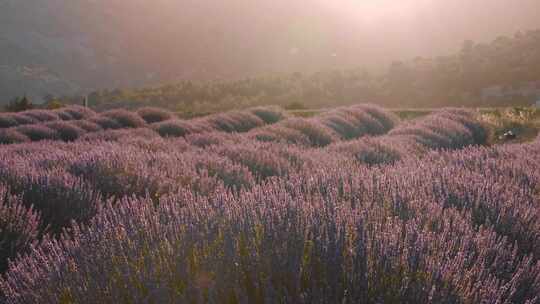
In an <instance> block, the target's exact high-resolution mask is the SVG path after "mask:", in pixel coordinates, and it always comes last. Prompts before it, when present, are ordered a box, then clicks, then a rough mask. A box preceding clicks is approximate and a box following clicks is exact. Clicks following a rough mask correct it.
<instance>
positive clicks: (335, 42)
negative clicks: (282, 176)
mask: <svg viewBox="0 0 540 304" xmlns="http://www.w3.org/2000/svg"><path fill="white" fill-rule="evenodd" d="M538 12H540V1H538V0H516V1H508V0H452V1H446V0H445V1H433V0H432V1H430V0H399V1H394V0H341V1H336V0H293V1H290V0H287V1H286V0H271V1H270V0H257V1H253V0H229V1H215V0H185V1H179V0H176V1H174V0H157V1H147V0H144V1H143V0H129V1H126V0H107V1H105V0H87V1H81V0H79V1H74V0H69V1H68V0H25V1H21V0H3V1H1V2H0V20H1V21H0V22H1V24H0V25H1V27H0V51H2V54H3V55H4V58H3V59H0V65H3V66H4V67H6V66H7V67H13V65H19V66H32V67H43V69H44V70H46V71H47V72H48V73H49V74H47V77H49V78H47V79H53V80H55V81H58V83H56V82H49V83H48V85H47V87H46V88H48V89H49V90H52V91H54V93H61V92H62V91H75V90H88V89H93V88H101V87H123V86H140V85H147V84H156V83H163V82H171V81H175V80H180V79H193V80H207V79H237V78H242V77H247V76H254V75H267V74H269V73H276V72H277V73H285V72H295V71H299V72H314V71H318V70H321V69H328V68H340V69H341V68H356V67H366V68H369V69H383V68H386V67H387V65H388V64H389V63H391V62H392V61H394V60H402V59H410V58H414V57H416V56H437V55H444V54H449V53H453V52H455V51H457V50H459V49H460V48H461V46H462V44H463V41H465V40H474V41H477V42H482V41H489V40H492V39H494V38H496V37H497V36H500V35H513V34H514V33H515V32H517V31H519V30H524V31H525V30H528V29H536V28H540V18H538ZM8 71H18V70H17V69H15V68H13V69H8ZM6 73H7V72H6ZM10 73H11V74H10V77H11V78H13V77H14V76H13V73H15V72H10ZM0 74H1V73H0ZM51 75H52V76H51ZM20 77H26V76H24V75H23V76H20ZM4 78H5V79H7V78H6V77H4ZM8 78H9V77H8ZM11 78H9V79H11ZM16 79H17V81H19V80H18V78H16ZM24 80H25V81H26V78H24ZM7 81H8V80H3V81H2V82H3V85H2V82H0V89H2V88H6V90H7V89H9V90H11V91H9V93H11V94H16V93H20V92H19V91H14V90H15V89H14V87H16V85H11V84H10V85H7ZM61 81H63V82H61ZM56 84H57V85H56ZM28 87H32V83H30V84H29V85H27V86H25V90H28ZM44 88H45V85H43V86H39V88H38V89H36V90H38V91H40V94H42V93H43V91H44V90H45V89H44Z"/></svg>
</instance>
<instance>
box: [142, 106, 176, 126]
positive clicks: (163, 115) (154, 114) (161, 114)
mask: <svg viewBox="0 0 540 304" xmlns="http://www.w3.org/2000/svg"><path fill="white" fill-rule="evenodd" d="M137 114H139V116H140V117H142V119H144V120H145V121H146V122H147V123H149V124H152V123H156V122H162V121H165V120H169V119H173V118H174V114H173V113H171V112H169V111H167V110H164V109H160V108H152V107H145V108H141V109H139V110H137Z"/></svg>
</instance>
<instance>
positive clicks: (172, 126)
mask: <svg viewBox="0 0 540 304" xmlns="http://www.w3.org/2000/svg"><path fill="white" fill-rule="evenodd" d="M152 129H153V130H155V131H156V132H157V133H159V135H161V136H163V137H184V136H186V135H188V134H191V133H193V132H195V131H196V129H195V128H194V126H193V125H191V124H190V123H189V122H186V121H182V120H178V119H175V120H167V121H164V122H160V123H156V124H152Z"/></svg>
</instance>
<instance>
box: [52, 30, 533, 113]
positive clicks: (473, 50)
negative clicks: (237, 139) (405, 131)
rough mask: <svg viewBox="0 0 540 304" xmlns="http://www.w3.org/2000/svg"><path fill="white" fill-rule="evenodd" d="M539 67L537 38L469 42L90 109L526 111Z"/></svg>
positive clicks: (145, 94)
mask: <svg viewBox="0 0 540 304" xmlns="http://www.w3.org/2000/svg"><path fill="white" fill-rule="evenodd" d="M539 62H540V30H538V31H529V32H527V33H525V34H522V35H516V37H513V38H510V37H500V38H498V39H496V40H495V41H493V42H491V43H487V44H477V43H474V42H472V41H468V42H466V43H464V45H463V48H462V50H461V51H459V52H457V53H455V54H453V55H449V56H443V57H437V58H420V57H419V58H416V59H414V60H411V61H407V62H395V63H393V64H392V65H391V66H390V67H389V68H388V69H387V70H386V71H384V72H383V73H381V74H374V73H368V72H366V70H364V69H354V68H352V69H348V70H326V71H321V72H318V73H315V74H311V75H309V74H299V73H295V74H287V75H279V76H272V77H259V78H249V79H244V80H236V81H213V82H191V81H184V82H180V83H176V84H172V85H164V86H158V87H149V88H142V89H115V90H103V91H96V92H93V93H91V94H90V95H89V101H90V103H91V104H92V106H93V107H96V108H98V109H99V110H108V109H111V108H118V107H123V108H137V107H141V106H153V107H161V108H167V109H170V110H172V111H175V112H179V114H180V116H181V117H185V118H189V117H195V116H200V115H201V114H208V113H215V112H222V111H228V110H232V109H244V108H247V107H256V106H266V105H278V106H281V107H283V108H286V109H289V110H303V109H317V108H327V107H335V106H344V105H351V104H356V103H359V102H364V101H377V102H378V103H379V105H382V106H386V107H394V108H401V109H403V108H434V107H443V106H474V107H488V106H490V107H493V106H526V105H530V104H531V103H532V102H533V101H534V100H535V99H536V98H537V97H538V96H534V95H535V92H534V90H535V89H534V88H531V87H534V83H535V82H537V81H539V78H538V75H539V74H540V65H539ZM490 87H496V89H495V91H497V90H499V91H500V92H499V93H497V94H494V96H490V95H489V94H488V93H486V89H488V88H490ZM536 90H538V91H540V88H536ZM80 100H81V97H80V96H79V97H72V98H64V99H63V100H62V101H63V102H66V103H73V104H78V103H79V102H80Z"/></svg>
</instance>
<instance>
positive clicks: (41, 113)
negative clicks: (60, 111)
mask: <svg viewBox="0 0 540 304" xmlns="http://www.w3.org/2000/svg"><path fill="white" fill-rule="evenodd" d="M20 114H21V115H23V116H27V117H31V118H33V119H35V120H37V121H39V122H46V121H54V120H60V117H58V115H57V114H56V113H55V112H54V111H49V110H30V111H24V112H22V113H20Z"/></svg>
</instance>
